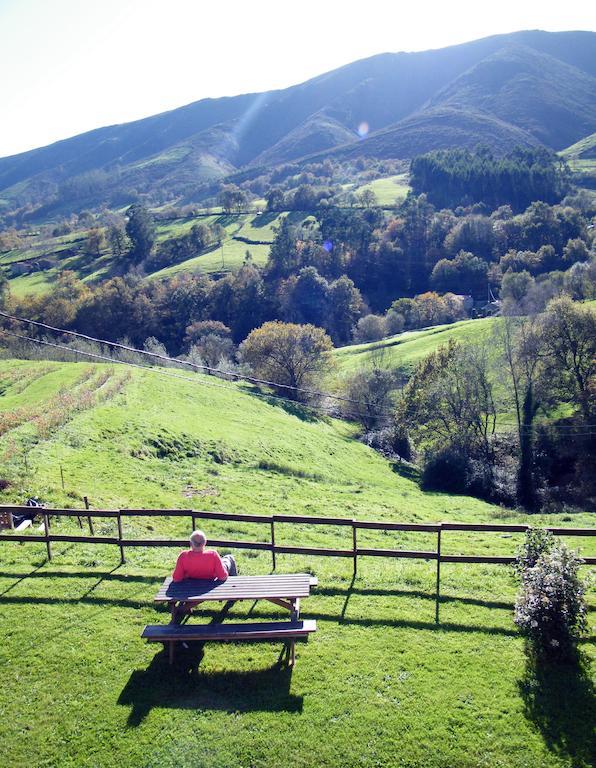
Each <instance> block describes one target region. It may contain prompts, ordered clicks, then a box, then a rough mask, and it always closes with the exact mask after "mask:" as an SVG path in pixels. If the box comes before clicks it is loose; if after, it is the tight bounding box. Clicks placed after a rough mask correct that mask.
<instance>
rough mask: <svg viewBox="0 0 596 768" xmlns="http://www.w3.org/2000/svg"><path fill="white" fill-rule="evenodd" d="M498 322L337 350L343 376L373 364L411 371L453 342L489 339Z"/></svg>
mask: <svg viewBox="0 0 596 768" xmlns="http://www.w3.org/2000/svg"><path fill="white" fill-rule="evenodd" d="M494 323H495V320H494V319H493V318H483V319H481V320H461V321H459V322H457V323H451V324H449V325H435V326H432V327H430V328H423V329H422V330H420V331H406V332H404V333H399V334H397V335H396V336H390V337H389V338H387V339H381V340H380V341H373V342H369V343H367V344H352V345H350V346H347V347H340V348H338V349H336V350H335V352H334V357H335V360H336V362H337V364H338V366H339V369H340V371H341V372H342V373H350V372H353V371H356V370H359V369H361V368H368V367H370V366H372V365H373V364H374V365H376V366H380V367H382V368H391V369H399V370H402V371H405V372H411V371H412V369H413V368H414V367H415V366H416V364H417V363H418V362H419V361H420V360H422V358H423V357H426V355H428V354H429V353H430V352H433V351H434V350H435V349H436V348H437V347H438V346H440V345H441V344H445V343H447V341H448V340H449V339H454V340H455V341H460V342H463V343H472V342H480V341H482V340H483V339H487V338H489V335H490V333H491V331H492V328H493V327H494Z"/></svg>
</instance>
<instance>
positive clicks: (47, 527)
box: [43, 512, 52, 560]
mask: <svg viewBox="0 0 596 768" xmlns="http://www.w3.org/2000/svg"><path fill="white" fill-rule="evenodd" d="M43 527H44V531H45V535H46V549H47V550H48V560H51V559H52V542H51V541H50V521H49V519H48V514H47V512H44V513H43Z"/></svg>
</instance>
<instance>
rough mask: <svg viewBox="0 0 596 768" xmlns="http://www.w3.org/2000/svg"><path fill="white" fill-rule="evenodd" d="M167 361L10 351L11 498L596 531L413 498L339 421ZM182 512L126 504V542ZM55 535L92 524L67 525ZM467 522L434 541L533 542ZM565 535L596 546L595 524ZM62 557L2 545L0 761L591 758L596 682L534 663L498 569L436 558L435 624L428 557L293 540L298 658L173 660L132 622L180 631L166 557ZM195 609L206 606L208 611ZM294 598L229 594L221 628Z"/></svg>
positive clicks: (256, 560) (65, 549)
mask: <svg viewBox="0 0 596 768" xmlns="http://www.w3.org/2000/svg"><path fill="white" fill-rule="evenodd" d="M166 373H169V374H172V373H175V372H173V371H172V370H171V369H169V370H168V371H163V370H162V371H160V370H158V369H154V370H151V371H137V370H130V369H127V368H124V367H121V366H104V365H98V366H96V365H89V364H84V363H76V364H75V363H49V362H26V361H11V360H2V361H0V452H1V455H2V478H1V479H2V480H3V481H4V482H3V485H6V484H7V483H8V485H7V487H6V488H5V490H4V491H3V493H2V495H1V497H0V498H1V500H2V501H3V502H7V501H23V500H24V499H25V498H26V497H27V496H29V495H31V494H34V495H38V496H39V497H40V498H41V499H42V500H44V501H46V502H47V503H49V504H51V505H63V504H64V505H70V506H77V507H80V506H81V500H82V496H83V495H87V496H88V497H89V499H90V501H91V504H92V506H94V507H99V506H120V505H121V506H150V507H162V506H163V507H168V506H169V507H182V508H189V507H194V508H195V509H219V510H226V511H235V512H249V513H251V512H267V513H270V512H284V513H300V514H304V515H312V514H317V515H341V516H350V517H352V516H353V517H359V518H368V519H374V518H384V519H390V520H441V519H451V520H454V519H457V520H466V521H489V520H494V519H497V520H499V521H503V519H506V520H508V521H509V520H510V521H517V520H519V521H523V520H529V519H531V520H532V522H534V523H536V524H540V523H545V522H550V523H556V524H561V525H565V524H567V525H577V526H582V525H589V524H590V522H591V520H590V518H589V517H588V515H584V514H581V513H580V514H577V515H573V516H570V515H558V516H554V515H551V516H540V517H534V518H528V517H525V516H521V515H517V514H514V513H506V512H503V511H502V510H500V509H498V508H495V507H492V506H490V505H488V504H485V503H482V502H479V501H476V500H474V499H470V498H466V497H455V496H447V495H443V494H430V493H422V492H421V491H420V490H419V488H418V486H417V485H416V483H415V482H414V481H413V480H411V479H408V478H406V477H402V476H401V475H400V473H399V472H398V471H396V468H395V467H393V466H392V465H391V464H390V463H389V462H387V461H386V460H385V459H383V458H382V457H380V456H379V455H377V454H375V453H374V452H373V451H372V450H371V449H369V448H367V447H365V446H364V445H362V444H360V443H358V442H357V441H355V440H354V439H353V438H354V433H353V429H352V428H351V427H350V426H348V425H346V424H345V423H342V422H338V421H333V420H329V419H327V418H322V417H321V418H317V417H315V416H314V415H309V414H308V412H306V411H304V410H301V409H300V408H299V407H295V406H291V405H289V404H284V403H280V402H279V401H270V402H269V401H268V400H267V399H266V398H261V397H258V396H257V395H258V393H257V392H256V391H254V390H252V389H250V388H249V387H246V386H242V385H233V384H230V383H228V382H224V381H222V380H219V379H214V378H211V377H205V376H199V375H197V376H188V375H187V374H184V375H185V376H187V378H190V379H191V380H190V381H186V380H176V379H174V378H171V377H167V376H166V375H165V374H166ZM180 375H181V374H180ZM61 468H62V472H63V476H64V489H63V488H62V479H61V471H60V470H61ZM189 525H190V523H189V521H188V520H185V519H182V518H173V519H167V518H132V519H127V521H126V523H125V534H126V536H129V537H130V536H135V535H136V536H137V537H138V536H146V537H159V536H174V535H176V536H180V537H182V536H186V535H187V534H188V532H189ZM262 528H263V526H262V525H260V524H255V525H254V526H250V527H249V526H248V524H242V523H235V524H225V523H217V522H216V521H210V522H209V526H208V528H207V532H208V534H209V535H211V536H212V537H216V536H221V537H223V536H228V537H233V538H236V539H238V538H240V539H257V540H263V539H265V540H266V538H267V537H268V534H269V532H268V530H266V531H263V530H262ZM52 530H53V531H54V532H55V533H71V534H72V533H77V532H78V533H80V531H79V529H78V527H77V524H76V522H75V521H74V520H73V521H71V522H67V521H66V519H64V518H61V519H59V520H58V519H54V520H53V521H52ZM95 531H96V533H97V534H100V535H111V534H112V535H113V533H114V523H113V521H109V520H103V521H102V520H100V519H99V518H96V519H95ZM472 536H473V538H471V537H467V538H465V537H464V536H463V535H461V534H457V533H453V534H448V535H446V536H445V537H444V539H445V540H444V542H443V548H444V550H443V551H445V552H472V551H473V552H476V553H489V552H490V553H503V554H507V553H511V552H513V551H514V548H515V546H516V544H517V542H518V541H519V537H516V536H511V535H508V534H473V535H472ZM277 537H278V540H279V542H280V543H287V544H302V543H304V544H306V545H309V544H312V545H314V544H317V545H323V546H350V543H349V542H346V540H345V529H338V528H333V527H332V526H311V527H307V526H305V525H302V526H298V527H293V526H292V527H290V526H278V530H277ZM348 537H350V535H349V532H348ZM350 538H351V537H350ZM362 541H363V542H364V541H366V542H370V544H371V546H383V547H410V548H414V547H416V548H432V547H434V545H435V542H434V539H433V535H432V534H409V533H404V534H391V535H384V534H382V533H378V534H377V533H375V532H366V533H363V534H362ZM569 541H570V543H571V544H572V545H573V546H581V547H582V548H583V551H584V552H590V553H592V551H593V547H592V546H591V545H590V542H589V540H587V539H583V540H576V541H574V540H573V539H569ZM53 550H54V558H53V560H52V562H51V563H47V562H45V546H44V545H43V544H25V545H24V546H18V545H16V544H13V543H0V551H1V557H2V565H1V566H0V631H1V632H2V638H3V642H2V647H1V648H0V663H2V665H3V668H5V669H9V670H10V674H6V675H2V676H1V677H0V710H1V711H3V712H5V713H9V716H6V717H4V718H2V719H1V720H0V740H1V743H2V745H3V758H4V761H5V764H6V765H10V766H15V768H16V767H17V766H25V765H37V766H47V768H50V766H51V767H52V768H74V767H75V766H76V768H92V767H96V766H101V768H137V767H138V766H140V765H143V766H147V768H149V767H153V766H155V768H157V766H159V768H164V767H165V768H168V767H171V768H173V767H174V766H176V768H196V766H197V765H201V766H212V765H222V766H227V765H253V766H258V767H259V768H277V767H278V766H280V765H285V766H288V767H289V768H315V766H316V767H317V768H319V767H321V766H323V767H325V768H335V766H337V765H343V766H349V768H356V767H357V766H358V767H359V768H373V766H377V765H379V764H384V765H399V764H400V763H401V765H404V766H409V767H410V768H444V767H445V766H447V765H458V766H462V768H473V767H477V766H479V765H487V766H488V765H490V766H493V765H500V766H504V767H505V766H506V767H507V768H523V767H524V766H534V765H540V766H544V768H572V767H574V768H578V767H579V768H588V766H589V764H590V749H591V746H590V745H591V733H592V731H591V715H590V712H591V709H590V708H591V707H592V706H593V701H592V700H591V699H590V696H591V694H590V690H591V689H590V684H589V681H588V680H587V678H585V677H583V676H582V674H581V673H580V672H569V671H567V670H565V673H564V674H563V673H561V672H557V673H554V674H551V675H550V676H547V677H546V678H544V677H543V678H540V679H539V680H538V679H537V678H536V676H535V673H534V671H533V668H532V667H531V665H529V664H528V662H527V660H526V657H525V654H524V643H523V641H522V639H521V637H520V636H519V635H518V633H517V631H516V629H515V626H514V624H513V622H512V610H513V601H514V595H515V588H516V587H515V583H514V580H513V578H512V574H511V571H510V569H509V568H507V567H503V566H490V565H480V566H479V565H460V564H457V565H454V564H446V565H444V566H443V569H442V602H441V622H440V624H438V625H437V624H436V623H435V621H434V578H435V573H434V567H433V565H432V564H431V563H428V562H424V561H419V560H388V559H385V558H361V559H360V563H359V569H358V577H357V579H356V580H354V581H351V577H352V571H351V561H350V560H346V559H343V558H318V559H317V558H314V557H306V556H295V555H280V556H278V563H277V571H278V572H281V573H284V572H286V573H287V572H300V571H302V572H304V571H308V572H311V573H314V574H315V575H316V576H317V578H318V580H319V587H318V588H317V589H316V590H315V592H314V594H313V596H311V597H310V598H309V599H308V600H304V601H303V604H302V612H303V615H304V617H305V618H316V619H317V624H318V628H317V632H316V634H315V635H314V636H313V637H312V639H311V640H310V641H309V643H308V644H307V645H301V646H299V648H298V664H297V666H296V668H295V669H294V670H293V672H289V671H286V670H283V669H280V668H279V667H277V666H276V665H275V661H276V658H277V656H278V653H279V650H280V648H279V646H277V645H272V644H259V645H251V644H249V645H244V644H240V645H214V644H208V645H207V646H206V648H205V651H204V656H203V657H202V658H201V657H200V656H197V654H196V652H195V651H192V650H189V651H184V650H183V649H180V651H179V653H178V659H177V662H176V665H175V666H174V668H170V667H168V664H167V659H166V658H165V656H164V653H163V652H162V651H160V650H159V648H156V647H154V646H150V645H146V644H145V643H144V642H143V641H142V640H141V638H140V633H141V630H142V627H143V626H144V625H145V624H147V623H152V624H153V623H167V620H168V614H167V612H166V611H165V610H164V609H162V608H155V607H154V604H153V596H154V594H155V592H156V590H157V588H158V586H159V584H160V583H161V580H162V579H163V577H164V576H165V575H166V574H168V573H169V572H170V571H171V568H172V566H173V562H174V559H175V556H176V551H175V550H174V551H172V550H171V549H164V548H161V549H160V548H134V549H130V550H128V551H127V564H126V565H124V566H120V565H119V561H118V550H117V548H116V547H109V546H107V545H100V546H96V547H92V546H91V545H85V544H72V543H68V542H61V543H56V544H54V547H53ZM238 559H239V562H240V567H241V570H242V573H245V574H258V573H261V574H262V573H269V572H270V569H271V561H270V557H269V555H268V553H266V552H260V553H259V552H250V551H248V550H241V551H240V552H239V553H238ZM592 601H593V598H592ZM201 613H202V616H203V621H205V619H207V620H209V619H215V617H216V616H217V613H216V611H214V610H209V609H208V610H206V611H204V610H203V611H201ZM282 613H283V612H282V610H281V609H279V608H276V607H274V606H271V605H270V604H268V603H258V604H255V605H251V604H249V603H243V602H239V603H236V604H235V605H234V607H233V608H232V609H231V620H232V621H233V620H243V619H246V618H247V617H248V616H250V617H251V618H252V620H259V619H261V620H264V619H266V618H281V617H282ZM582 654H584V655H585V656H593V655H594V649H593V646H591V645H590V644H589V643H583V644H582ZM197 665H198V670H197ZM536 696H537V697H539V698H538V702H539V704H538V705H537V704H536ZM543 698H544V701H545V702H546V704H542V703H540V702H542V701H543ZM537 706H538V708H537ZM545 706H546V707H547V709H546V712H545V710H544V707H545ZM553 739H554V741H553ZM355 745H356V746H355Z"/></svg>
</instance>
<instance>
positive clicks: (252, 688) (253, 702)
mask: <svg viewBox="0 0 596 768" xmlns="http://www.w3.org/2000/svg"><path fill="white" fill-rule="evenodd" d="M188 646H189V647H188V648H184V647H183V646H182V644H180V643H179V644H178V647H177V649H176V658H175V660H174V664H173V665H172V666H170V665H169V663H168V654H167V653H166V652H165V650H164V651H160V652H159V653H157V654H156V655H155V656H154V658H153V659H152V661H151V663H150V664H149V666H148V667H147V669H143V670H136V671H134V672H133V673H132V674H131V676H130V678H129V680H128V682H127V683H126V685H125V686H124V688H123V689H122V692H121V694H120V696H119V698H118V704H121V705H128V706H132V708H131V710H130V713H129V716H128V721H127V724H128V725H129V726H131V727H136V726H138V725H140V724H141V723H142V722H143V720H144V719H145V717H147V715H148V714H149V712H150V711H151V709H153V707H160V708H164V707H165V708H170V709H194V710H205V709H209V710H222V711H225V712H258V711H263V712H301V711H302V702H303V697H302V696H296V695H295V694H292V693H290V684H291V680H292V669H291V667H287V666H285V665H283V664H282V662H281V657H282V655H280V659H279V660H278V662H277V663H276V664H274V665H273V666H271V667H269V668H266V669H258V670H252V671H250V672H237V671H227V672H201V671H200V669H199V666H200V663H201V661H202V659H203V655H204V651H203V645H202V643H189V644H188ZM282 654H283V652H282Z"/></svg>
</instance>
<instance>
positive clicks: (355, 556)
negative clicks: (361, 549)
mask: <svg viewBox="0 0 596 768" xmlns="http://www.w3.org/2000/svg"><path fill="white" fill-rule="evenodd" d="M356 530H357V529H356V525H355V521H354V520H352V550H353V552H354V554H353V556H352V557H353V564H354V575H353V578H354V579H355V578H356V576H357V574H358V541H357V538H356Z"/></svg>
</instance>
